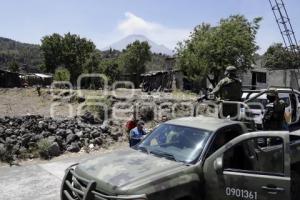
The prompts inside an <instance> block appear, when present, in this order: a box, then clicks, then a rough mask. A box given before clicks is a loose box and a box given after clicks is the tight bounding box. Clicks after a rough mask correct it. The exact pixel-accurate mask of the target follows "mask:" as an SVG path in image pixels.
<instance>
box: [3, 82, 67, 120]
mask: <svg viewBox="0 0 300 200" xmlns="http://www.w3.org/2000/svg"><path fill="white" fill-rule="evenodd" d="M51 105H53V101H52V97H51V95H50V94H48V93H47V92H46V91H45V90H43V91H42V95H41V96H38V93H37V91H36V90H35V89H34V88H29V89H23V88H13V89H3V88H1V89H0V117H4V116H23V115H27V114H32V115H42V116H50V108H51ZM55 110H57V111H59V113H60V114H62V115H65V116H66V115H67V113H68V107H67V106H66V105H64V104H59V105H57V107H56V109H55Z"/></svg>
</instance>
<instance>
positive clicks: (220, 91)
mask: <svg viewBox="0 0 300 200" xmlns="http://www.w3.org/2000/svg"><path fill="white" fill-rule="evenodd" d="M235 72H236V68H235V67H232V66H230V67H227V68H226V73H225V75H226V77H225V78H223V79H222V80H221V81H220V82H219V83H218V85H217V86H216V87H215V88H214V90H213V91H212V94H214V95H216V96H219V97H220V98H221V99H222V100H224V101H241V97H242V83H241V81H240V80H239V79H238V78H237V77H236V75H235ZM238 110H239V105H238V104H235V103H223V105H222V112H221V113H219V117H221V118H222V117H227V116H230V117H237V116H238Z"/></svg>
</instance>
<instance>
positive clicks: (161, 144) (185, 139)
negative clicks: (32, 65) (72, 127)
mask: <svg viewBox="0 0 300 200" xmlns="http://www.w3.org/2000/svg"><path fill="white" fill-rule="evenodd" d="M246 132H247V129H246V128H245V126H244V124H243V123H241V122H236V121H230V120H225V119H223V120H222V119H216V118H212V117H205V116H199V117H188V118H180V119H175V120H171V121H168V122H166V123H164V124H161V125H160V126H159V127H157V128H156V129H155V130H154V131H153V132H152V133H150V134H149V135H148V136H147V137H146V138H145V139H144V140H143V141H142V142H141V143H139V144H138V145H136V146H135V147H134V148H128V149H123V150H117V151H115V152H112V153H108V154H106V155H102V156H99V157H97V158H94V159H91V160H87V161H86V162H83V163H81V164H77V165H74V166H71V167H70V168H68V169H67V171H66V175H65V177H64V180H63V183H62V187H61V200H143V199H144V200H145V199H149V200H194V199H195V200H196V199H197V200H200V199H202V200H223V199H224V200H233V199H245V200H270V199H272V200H274V199H277V200H282V199H286V200H288V199H293V200H296V199H298V200H299V199H300V195H299V192H300V184H299V181H300V178H299V174H300V133H288V132H253V133H246Z"/></svg>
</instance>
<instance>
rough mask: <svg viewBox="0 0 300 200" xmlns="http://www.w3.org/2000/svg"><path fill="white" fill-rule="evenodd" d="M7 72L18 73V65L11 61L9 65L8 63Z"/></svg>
mask: <svg viewBox="0 0 300 200" xmlns="http://www.w3.org/2000/svg"><path fill="white" fill-rule="evenodd" d="M9 70H10V71H11V72H19V71H20V67H19V64H18V63H17V62H16V61H12V62H11V63H9Z"/></svg>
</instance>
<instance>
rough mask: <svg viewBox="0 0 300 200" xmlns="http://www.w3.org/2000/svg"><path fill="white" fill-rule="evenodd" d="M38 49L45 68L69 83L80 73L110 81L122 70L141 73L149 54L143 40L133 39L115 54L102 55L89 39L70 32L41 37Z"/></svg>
mask: <svg viewBox="0 0 300 200" xmlns="http://www.w3.org/2000/svg"><path fill="white" fill-rule="evenodd" d="M41 50H42V52H43V56H44V67H45V71H46V72H50V73H54V74H55V76H54V77H55V79H57V80H64V81H71V82H72V83H73V84H76V81H77V78H78V77H79V76H80V75H81V74H82V73H89V74H91V73H102V74H105V75H106V76H107V77H108V80H109V82H110V83H112V82H114V81H115V80H118V79H119V78H120V74H122V73H129V74H133V73H137V74H141V73H144V72H145V68H146V62H148V61H150V60H151V55H152V54H151V51H150V46H149V44H148V43H147V42H140V41H135V42H134V43H132V44H129V45H128V46H127V48H126V49H125V50H124V51H123V52H122V53H120V54H119V55H118V56H112V57H110V56H107V57H106V58H105V57H103V56H102V55H101V52H100V51H99V50H97V49H96V46H95V44H94V43H93V42H92V41H90V40H87V39H86V38H81V37H80V36H79V35H76V34H71V33H67V34H65V35H64V36H61V35H59V34H57V33H54V34H52V35H50V36H45V37H44V38H43V39H42V45H41ZM110 53H113V50H110Z"/></svg>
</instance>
